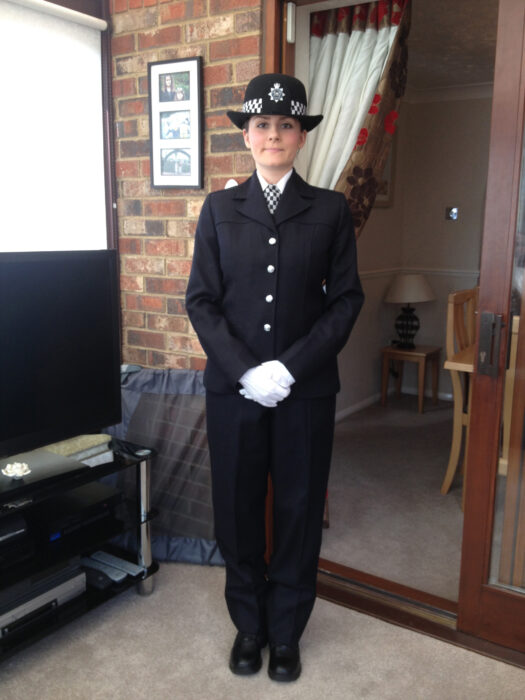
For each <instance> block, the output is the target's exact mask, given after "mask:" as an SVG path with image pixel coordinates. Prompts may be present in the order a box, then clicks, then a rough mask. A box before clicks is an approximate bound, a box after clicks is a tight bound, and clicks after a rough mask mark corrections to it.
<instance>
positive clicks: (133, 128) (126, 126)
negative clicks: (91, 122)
mask: <svg viewBox="0 0 525 700" xmlns="http://www.w3.org/2000/svg"><path fill="white" fill-rule="evenodd" d="M115 127H116V128H115V131H116V137H117V139H122V138H130V137H135V136H138V134H139V129H138V125H137V120H136V119H124V121H118V122H116V124H115Z"/></svg>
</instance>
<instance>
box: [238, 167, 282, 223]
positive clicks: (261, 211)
mask: <svg viewBox="0 0 525 700" xmlns="http://www.w3.org/2000/svg"><path fill="white" fill-rule="evenodd" d="M233 199H234V203H235V207H236V209H237V211H238V212H239V213H241V214H242V215H243V216H246V217H247V218H248V219H252V220H253V221H257V222H258V223H260V224H263V225H264V226H266V227H267V228H269V229H271V230H272V231H274V230H275V221H274V219H273V217H272V215H271V214H270V212H269V211H268V205H267V204H266V199H265V198H264V195H263V192H262V189H261V185H260V183H259V179H258V177H257V174H256V173H253V175H252V176H251V177H250V178H248V180H246V182H243V183H242V184H241V185H239V187H237V189H236V191H235V194H234V195H233ZM277 208H279V207H277Z"/></svg>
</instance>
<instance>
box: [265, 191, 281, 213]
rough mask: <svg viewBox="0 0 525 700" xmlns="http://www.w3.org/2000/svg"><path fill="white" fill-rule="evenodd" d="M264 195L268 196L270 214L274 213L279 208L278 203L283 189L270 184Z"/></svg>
mask: <svg viewBox="0 0 525 700" xmlns="http://www.w3.org/2000/svg"><path fill="white" fill-rule="evenodd" d="M264 196H265V197H266V202H267V203H268V209H269V210H270V214H273V213H274V211H275V210H276V209H277V205H278V204H279V199H280V197H281V190H280V189H279V188H278V187H277V185H268V187H267V188H266V189H265V190H264Z"/></svg>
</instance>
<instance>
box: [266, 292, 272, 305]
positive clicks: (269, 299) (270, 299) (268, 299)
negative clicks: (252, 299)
mask: <svg viewBox="0 0 525 700" xmlns="http://www.w3.org/2000/svg"><path fill="white" fill-rule="evenodd" d="M266 301H267V302H268V303H270V302H271V301H273V296H272V295H271V294H268V295H267V296H266Z"/></svg>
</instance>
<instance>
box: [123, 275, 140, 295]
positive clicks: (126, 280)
mask: <svg viewBox="0 0 525 700" xmlns="http://www.w3.org/2000/svg"><path fill="white" fill-rule="evenodd" d="M142 286H143V285H142V277H140V276H133V275H120V288H121V289H122V290H123V291H126V292H140V291H142Z"/></svg>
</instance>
